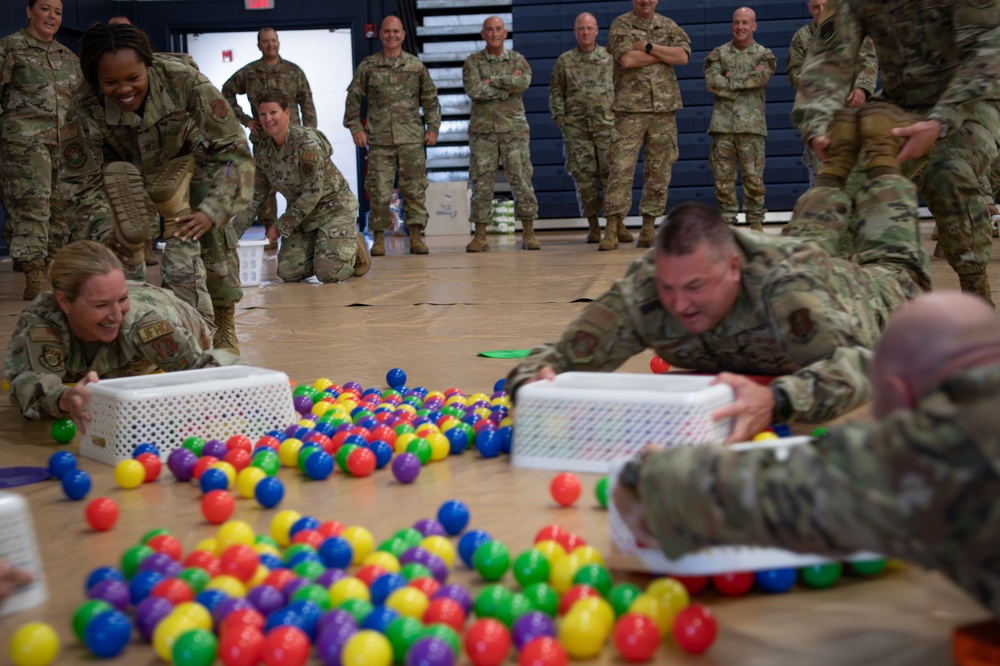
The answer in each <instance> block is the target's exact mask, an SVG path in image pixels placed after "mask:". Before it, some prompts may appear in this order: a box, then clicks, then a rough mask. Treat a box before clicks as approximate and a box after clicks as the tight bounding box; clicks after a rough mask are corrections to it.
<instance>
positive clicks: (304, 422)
mask: <svg viewBox="0 0 1000 666" xmlns="http://www.w3.org/2000/svg"><path fill="white" fill-rule="evenodd" d="M295 424H296V425H298V426H301V427H303V428H315V427H316V421H315V420H314V419H307V418H301V419H299V420H298V421H296V422H295Z"/></svg>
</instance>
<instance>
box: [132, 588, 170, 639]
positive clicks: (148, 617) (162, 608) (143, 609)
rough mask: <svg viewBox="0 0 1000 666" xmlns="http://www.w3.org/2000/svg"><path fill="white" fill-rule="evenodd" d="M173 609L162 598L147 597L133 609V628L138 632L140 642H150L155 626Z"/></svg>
mask: <svg viewBox="0 0 1000 666" xmlns="http://www.w3.org/2000/svg"><path fill="white" fill-rule="evenodd" d="M173 609H174V605H173V604H172V603H170V602H169V601H167V600H166V599H164V598H163V597H154V596H148V597H146V598H145V599H143V600H142V601H140V602H139V605H138V606H136V607H135V628H136V629H138V630H139V635H141V636H142V640H144V641H146V642H147V643H150V642H152V640H153V631H154V630H155V629H156V625H158V624H159V623H160V620H162V619H163V618H165V617H166V616H168V615H170V611H172V610H173Z"/></svg>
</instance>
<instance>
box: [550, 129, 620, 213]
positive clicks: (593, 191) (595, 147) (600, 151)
mask: <svg viewBox="0 0 1000 666" xmlns="http://www.w3.org/2000/svg"><path fill="white" fill-rule="evenodd" d="M562 134H563V153H564V154H565V156H566V171H567V172H568V173H569V175H570V176H572V177H573V182H574V183H576V199H577V201H578V202H579V203H580V214H581V215H583V216H584V217H590V216H592V215H600V214H601V211H602V210H604V200H603V199H602V197H601V190H602V188H603V189H604V190H606V189H607V187H608V176H609V173H610V169H609V168H608V147H609V146H610V145H611V128H608V129H604V130H598V131H591V130H589V129H587V128H586V127H575V126H573V125H569V124H566V125H563V127H562Z"/></svg>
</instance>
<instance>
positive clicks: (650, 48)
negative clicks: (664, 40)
mask: <svg viewBox="0 0 1000 666" xmlns="http://www.w3.org/2000/svg"><path fill="white" fill-rule="evenodd" d="M652 52H653V42H646V53H652Z"/></svg>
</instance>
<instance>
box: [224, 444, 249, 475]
mask: <svg viewBox="0 0 1000 666" xmlns="http://www.w3.org/2000/svg"><path fill="white" fill-rule="evenodd" d="M223 460H225V461H226V462H227V463H229V464H230V465H232V466H233V469H235V470H236V471H237V472H241V471H243V470H244V469H245V468H246V466H247V465H249V464H250V462H251V461H252V460H253V456H251V455H250V452H249V451H244V450H243V449H230V450H229V453H227V454H226V457H225V458H223Z"/></svg>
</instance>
